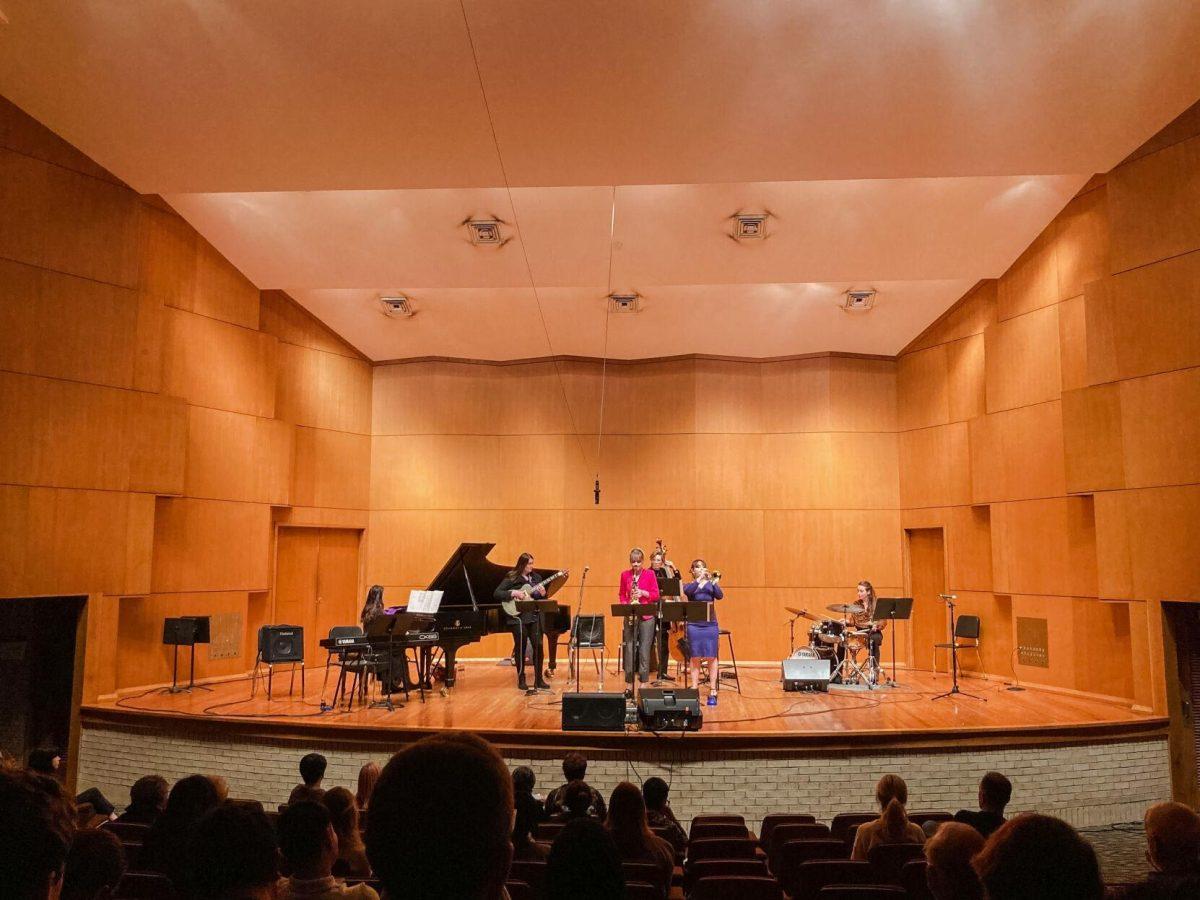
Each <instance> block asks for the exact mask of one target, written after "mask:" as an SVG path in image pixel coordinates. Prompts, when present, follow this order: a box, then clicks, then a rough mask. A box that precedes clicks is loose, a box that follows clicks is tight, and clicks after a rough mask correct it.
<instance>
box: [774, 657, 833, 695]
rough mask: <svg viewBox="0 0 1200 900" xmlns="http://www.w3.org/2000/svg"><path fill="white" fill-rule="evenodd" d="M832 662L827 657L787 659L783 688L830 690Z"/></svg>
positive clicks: (784, 665)
mask: <svg viewBox="0 0 1200 900" xmlns="http://www.w3.org/2000/svg"><path fill="white" fill-rule="evenodd" d="M829 676H830V662H829V660H827V659H785V660H784V661H783V689H784V690H785V691H827V690H829Z"/></svg>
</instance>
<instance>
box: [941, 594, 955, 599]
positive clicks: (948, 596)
mask: <svg viewBox="0 0 1200 900" xmlns="http://www.w3.org/2000/svg"><path fill="white" fill-rule="evenodd" d="M938 596H939V597H941V598H942V599H943V600H957V599H958V594H938Z"/></svg>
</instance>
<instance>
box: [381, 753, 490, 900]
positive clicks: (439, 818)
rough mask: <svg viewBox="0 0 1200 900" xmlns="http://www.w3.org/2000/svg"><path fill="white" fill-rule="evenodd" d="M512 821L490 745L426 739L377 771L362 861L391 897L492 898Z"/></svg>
mask: <svg viewBox="0 0 1200 900" xmlns="http://www.w3.org/2000/svg"><path fill="white" fill-rule="evenodd" d="M512 823H513V795H512V777H511V776H510V775H509V773H508V768H507V767H506V766H505V765H504V760H502V759H501V758H500V754H499V753H497V752H496V750H495V748H494V747H492V745H491V744H489V743H487V741H485V740H483V739H482V738H479V737H477V736H475V735H473V734H468V733H463V732H449V733H446V734H439V735H434V736H432V737H428V738H425V739H424V740H421V741H418V742H417V743H415V744H412V745H410V746H408V747H406V748H405V749H404V750H401V751H400V752H399V753H397V754H396V755H395V756H393V757H392V758H391V760H390V761H389V762H388V764H387V765H386V766H384V768H383V772H382V773H381V774H380V776H379V781H378V782H377V783H376V785H375V791H374V793H373V794H372V795H371V803H370V806H369V807H368V808H367V833H366V839H367V857H368V858H369V859H370V860H371V868H372V869H373V870H374V871H375V874H376V875H377V876H378V877H379V879H380V881H381V882H382V883H383V887H384V889H385V890H386V892H387V895H388V896H389V897H391V898H403V900H499V898H501V897H503V896H504V893H505V891H504V881H505V879H506V878H507V877H508V868H509V864H510V862H511V860H512V843H511V841H510V835H511V832H512Z"/></svg>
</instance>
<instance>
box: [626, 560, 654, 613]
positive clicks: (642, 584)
mask: <svg viewBox="0 0 1200 900" xmlns="http://www.w3.org/2000/svg"><path fill="white" fill-rule="evenodd" d="M637 586H638V588H639V589H640V590H643V591H645V592H646V593H648V594H649V595H650V596H649V597H648V598H647V597H643V598H642V599H641V601H640V602H642V603H646V602H649V601H653V600H657V599H658V577H657V576H656V575H655V574H654V573H653V572H651V571H650V570H649V569H642V571H641V574H640V576H639V577H638V583H637ZM632 587H633V569H626V570H625V571H624V572H622V573H621V588H620V590H619V591H618V592H617V596H618V598H619V599H620V601H621V602H622V603H628V602H629V591H630V588H632ZM653 618H654V616H652V615H650V616H642V621H643V622H644V621H645V620H646V619H653Z"/></svg>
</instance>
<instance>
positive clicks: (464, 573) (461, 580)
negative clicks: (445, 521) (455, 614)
mask: <svg viewBox="0 0 1200 900" xmlns="http://www.w3.org/2000/svg"><path fill="white" fill-rule="evenodd" d="M495 546H496V545H495V544H471V543H466V544H459V545H458V549H457V550H455V551H454V553H452V554H450V558H449V559H448V560H446V563H445V565H443V566H442V569H441V571H440V572H438V573H437V575H435V576H434V578H433V580H432V581H431V582H429V587H428V588H427V590H430V591H443V592H444V593H443V595H442V605H441V607H440V608H441V609H447V608H454V607H464V606H465V607H466V608H467V609H470V608H472V603H471V597H472V596H474V598H475V603H476V604H477V605H478V606H479V608H480V609H483V608H485V607H494V606H499V604H498V603H496V601H495V600H493V599H492V594H493V593H495V590H496V588H497V587H499V585H500V582H501V581H503V580H504V577H505V576H506V575H507V574H508V572H509V569H511V568H512V563H514V562H516V559H515V558H514V559H513V561H512V562H510V563H507V564H506V565H500V564H499V563H494V562H492V561H491V560H490V559H488V558H487V556H488V553H490V552H491V550H492V548H493V547H495ZM556 571H558V570H557V569H541V568H536V567H535V568H534V570H533V573H534V577H535V578H537V580H538V581H541V580H543V579H545V578H549V577H550V576H551V575H553V574H554V573H555V572H556ZM468 579H470V589H469V590H468ZM564 581H565V580H564V579H561V578H560V579H559V580H558V581H555V582H554V583H553V584H551V585H549V586H548V587H547V588H546V592H547V596H553V594H554V592H555V591H557V590H558V589H559V588H560V587H562V585H563V584H564Z"/></svg>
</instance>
